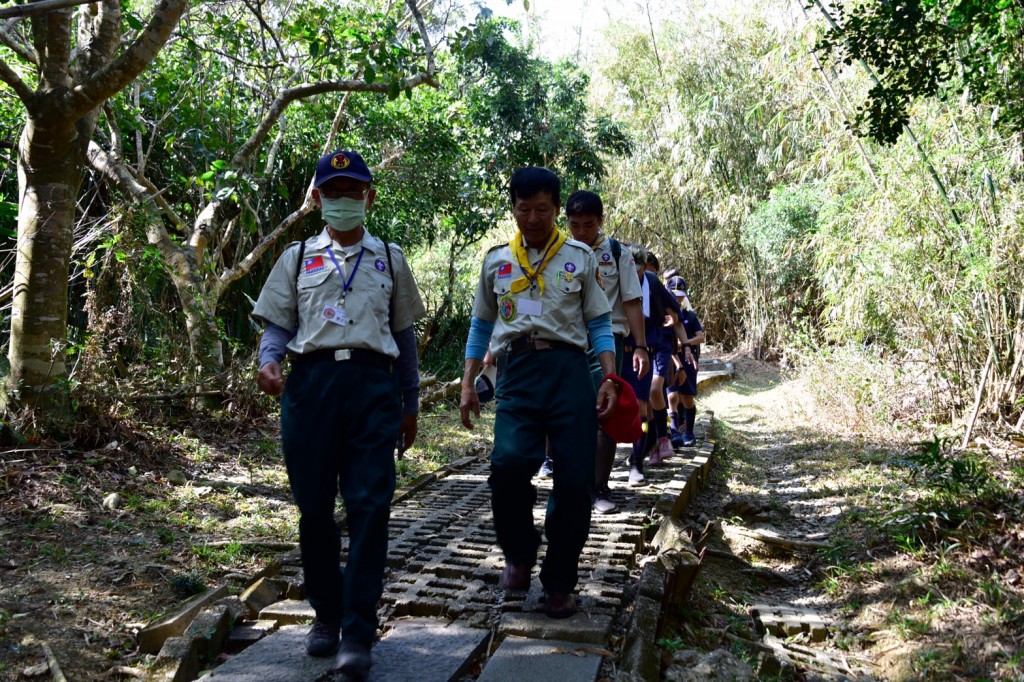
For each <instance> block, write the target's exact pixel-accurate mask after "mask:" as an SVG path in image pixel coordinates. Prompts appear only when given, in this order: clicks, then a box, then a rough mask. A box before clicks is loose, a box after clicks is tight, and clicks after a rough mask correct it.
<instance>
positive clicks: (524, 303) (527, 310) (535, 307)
mask: <svg viewBox="0 0 1024 682" xmlns="http://www.w3.org/2000/svg"><path fill="white" fill-rule="evenodd" d="M516 308H518V309H519V314H520V315H533V316H534V317H539V316H540V314H541V311H542V310H543V309H544V303H543V301H539V300H537V299H534V298H527V297H526V296H520V297H519V298H517V299H516Z"/></svg>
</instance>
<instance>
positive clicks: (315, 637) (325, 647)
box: [306, 618, 341, 658]
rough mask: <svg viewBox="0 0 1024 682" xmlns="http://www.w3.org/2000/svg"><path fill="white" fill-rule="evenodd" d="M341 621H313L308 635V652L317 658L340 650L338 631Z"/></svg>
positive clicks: (339, 630)
mask: <svg viewBox="0 0 1024 682" xmlns="http://www.w3.org/2000/svg"><path fill="white" fill-rule="evenodd" d="M340 632H341V623H340V622H338V621H327V620H320V619H319V618H317V619H316V621H315V622H314V623H313V627H311V628H310V629H309V634H307V635H306V653H307V654H309V655H310V656H316V657H317V658H325V657H327V656H330V655H332V654H333V653H334V652H335V651H337V650H338V633H340Z"/></svg>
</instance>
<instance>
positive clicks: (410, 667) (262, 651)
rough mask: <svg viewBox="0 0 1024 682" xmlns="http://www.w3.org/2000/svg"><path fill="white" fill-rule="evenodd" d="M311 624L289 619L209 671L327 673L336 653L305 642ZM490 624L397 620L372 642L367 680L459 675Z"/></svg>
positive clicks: (258, 680) (228, 677)
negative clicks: (310, 648)
mask: <svg viewBox="0 0 1024 682" xmlns="http://www.w3.org/2000/svg"><path fill="white" fill-rule="evenodd" d="M307 632H309V626H307V625H286V626H285V627H283V628H281V629H280V630H278V631H277V632H275V633H274V634H272V635H269V636H267V637H265V638H263V639H262V640H260V641H259V642H257V643H255V644H253V645H252V646H250V647H249V648H248V649H246V650H245V653H244V654H243V655H239V656H235V657H234V658H232V659H230V660H228V661H227V662H226V663H224V664H222V665H221V666H220V667H218V668H216V669H214V670H212V671H210V672H209V673H208V674H207V675H206V676H205V677H203V678H201V679H203V680H216V681H217V682H267V681H268V680H273V682H310V681H311V680H315V679H317V678H318V677H321V676H325V675H327V674H328V673H329V672H330V670H331V668H332V667H333V665H334V657H333V656H330V657H327V658H313V657H311V656H307V655H306V654H305V650H304V648H303V643H304V640H305V638H306V633H307ZM490 634H491V633H490V632H489V631H488V630H481V629H478V628H467V627H461V626H459V625H454V624H449V623H448V622H447V621H444V620H429V619H410V620H397V621H394V624H393V626H392V627H391V628H390V629H389V630H388V631H387V632H386V633H384V636H383V637H382V638H381V640H380V642H378V643H377V645H376V646H374V648H373V667H372V668H371V669H370V676H369V677H368V678H367V679H368V682H422V681H423V680H430V681H431V682H435V681H436V682H445V681H447V680H453V679H455V678H457V677H458V676H459V675H461V674H462V673H463V672H464V670H465V669H466V667H467V666H468V665H469V664H470V663H471V662H472V661H473V660H474V659H476V658H477V657H478V656H479V654H480V652H481V650H482V649H483V648H484V647H485V646H486V645H487V639H488V638H489V637H490Z"/></svg>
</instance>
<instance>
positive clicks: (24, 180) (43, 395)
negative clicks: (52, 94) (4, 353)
mask: <svg viewBox="0 0 1024 682" xmlns="http://www.w3.org/2000/svg"><path fill="white" fill-rule="evenodd" d="M53 118H54V119H55V120H47V118H45V117H38V118H36V117H29V119H28V122H27V123H26V124H25V128H24V130H23V131H22V135H21V141H20V148H19V154H18V183H19V186H20V187H21V188H22V190H21V196H20V197H19V206H18V243H17V255H16V258H17V260H16V264H15V273H14V301H13V306H12V310H11V344H10V348H9V351H8V357H9V360H10V364H11V371H10V374H9V375H8V377H7V384H6V387H5V388H6V396H5V402H6V403H7V404H8V406H10V407H18V406H31V407H33V408H38V409H43V410H48V409H54V408H56V409H59V408H60V407H61V406H62V405H63V404H64V399H65V398H66V395H67V393H66V391H65V390H64V387H63V386H62V384H61V382H62V380H63V379H65V377H66V368H65V364H64V357H65V354H64V351H65V348H64V343H65V338H66V332H67V313H68V310H67V308H68V272H69V260H70V255H71V242H72V239H73V227H74V221H75V201H76V198H77V195H78V189H79V184H80V175H79V169H80V168H81V163H82V160H81V158H80V157H81V152H80V150H81V144H80V140H79V131H78V130H77V128H76V126H75V124H74V122H67V121H62V120H60V117H59V116H55V117H53Z"/></svg>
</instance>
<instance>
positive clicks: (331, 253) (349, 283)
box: [327, 246, 366, 305]
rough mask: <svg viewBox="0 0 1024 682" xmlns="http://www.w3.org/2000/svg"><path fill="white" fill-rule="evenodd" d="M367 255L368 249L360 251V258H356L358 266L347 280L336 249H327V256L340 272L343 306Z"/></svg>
mask: <svg viewBox="0 0 1024 682" xmlns="http://www.w3.org/2000/svg"><path fill="white" fill-rule="evenodd" d="M364 253H366V247H365V246H364V247H362V248H361V249H359V258H356V264H355V266H354V267H353V268H352V272H351V273H349V276H348V279H347V280H346V279H345V274H344V273H343V272H342V271H341V266H340V265H338V259H337V258H335V257H334V249H333V248H331V247H330V246H328V247H327V255H328V256H330V257H331V262H332V263H334V269H335V270H337V271H338V276H339V277H341V283H342V286H343V288H342V290H341V301H339V303H341V305H345V296H346V294H348V292H349V290H350V287H351V286H352V280H354V279H355V278H356V272H357V271H358V270H359V264H360V263H362V262H363V254H364Z"/></svg>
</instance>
